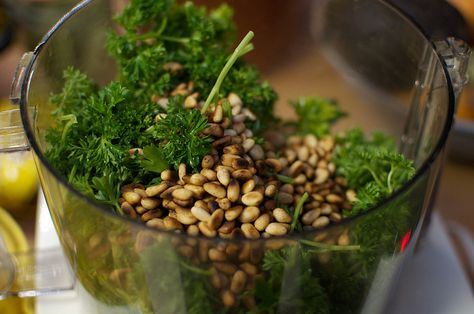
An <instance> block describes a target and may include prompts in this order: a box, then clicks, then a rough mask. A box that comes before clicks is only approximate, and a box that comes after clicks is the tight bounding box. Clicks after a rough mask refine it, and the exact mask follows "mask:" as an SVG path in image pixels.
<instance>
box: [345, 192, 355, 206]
mask: <svg viewBox="0 0 474 314" xmlns="http://www.w3.org/2000/svg"><path fill="white" fill-rule="evenodd" d="M346 198H347V200H348V201H349V202H351V203H354V202H355V201H357V195H356V192H355V191H354V190H347V191H346Z"/></svg>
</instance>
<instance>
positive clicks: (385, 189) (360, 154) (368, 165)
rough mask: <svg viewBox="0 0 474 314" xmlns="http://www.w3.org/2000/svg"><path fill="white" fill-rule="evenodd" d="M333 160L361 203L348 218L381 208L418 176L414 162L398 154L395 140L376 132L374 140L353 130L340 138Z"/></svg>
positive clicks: (356, 203) (358, 130) (359, 131)
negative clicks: (379, 204) (382, 202)
mask: <svg viewBox="0 0 474 314" xmlns="http://www.w3.org/2000/svg"><path fill="white" fill-rule="evenodd" d="M337 142H338V145H337V148H336V151H335V154H334V157H333V160H334V163H335V164H336V167H337V172H338V174H339V175H341V176H343V177H345V178H346V179H347V180H348V183H349V186H350V187H351V188H353V189H355V190H356V191H357V201H356V202H355V204H354V206H353V208H352V210H351V211H345V215H346V216H353V215H356V214H358V213H360V212H361V211H363V210H366V209H368V208H371V207H372V206H375V205H377V203H379V202H380V201H381V200H382V199H384V198H386V197H388V196H390V195H391V194H392V193H393V192H395V190H397V189H399V188H400V187H401V186H402V185H403V184H404V183H405V182H406V181H408V180H409V179H410V178H411V177H412V176H413V175H414V174H415V168H414V167H413V162H412V161H411V160H408V159H406V158H405V157H404V156H403V155H401V154H400V153H398V151H397V149H396V146H395V141H394V140H393V138H392V137H389V136H387V135H384V134H382V133H380V132H375V133H373V134H372V136H371V137H370V138H368V137H366V136H365V135H364V133H363V132H362V130H360V129H352V130H350V131H349V132H347V133H346V134H343V135H340V136H339V137H338V138H337Z"/></svg>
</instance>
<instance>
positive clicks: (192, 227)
mask: <svg viewBox="0 0 474 314" xmlns="http://www.w3.org/2000/svg"><path fill="white" fill-rule="evenodd" d="M186 232H187V233H188V235H190V236H197V235H198V234H199V228H198V226H196V225H190V226H189V227H188V229H187V230H186Z"/></svg>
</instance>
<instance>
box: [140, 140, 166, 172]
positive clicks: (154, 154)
mask: <svg viewBox="0 0 474 314" xmlns="http://www.w3.org/2000/svg"><path fill="white" fill-rule="evenodd" d="M140 165H141V166H142V168H143V169H145V170H147V171H151V172H156V173H161V172H162V171H163V170H166V169H168V168H169V166H168V163H167V162H166V159H165V157H164V156H163V152H162V151H161V150H160V149H159V148H158V147H156V146H145V147H144V148H143V160H141V161H140Z"/></svg>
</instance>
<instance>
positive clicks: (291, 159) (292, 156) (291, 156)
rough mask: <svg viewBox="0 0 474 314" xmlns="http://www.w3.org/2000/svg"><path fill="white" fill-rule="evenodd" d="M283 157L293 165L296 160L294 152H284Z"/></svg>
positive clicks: (289, 150) (288, 150)
mask: <svg viewBox="0 0 474 314" xmlns="http://www.w3.org/2000/svg"><path fill="white" fill-rule="evenodd" d="M285 156H286V159H287V160H288V162H289V163H293V162H294V161H295V160H296V152H295V151H294V150H291V149H287V150H285Z"/></svg>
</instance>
